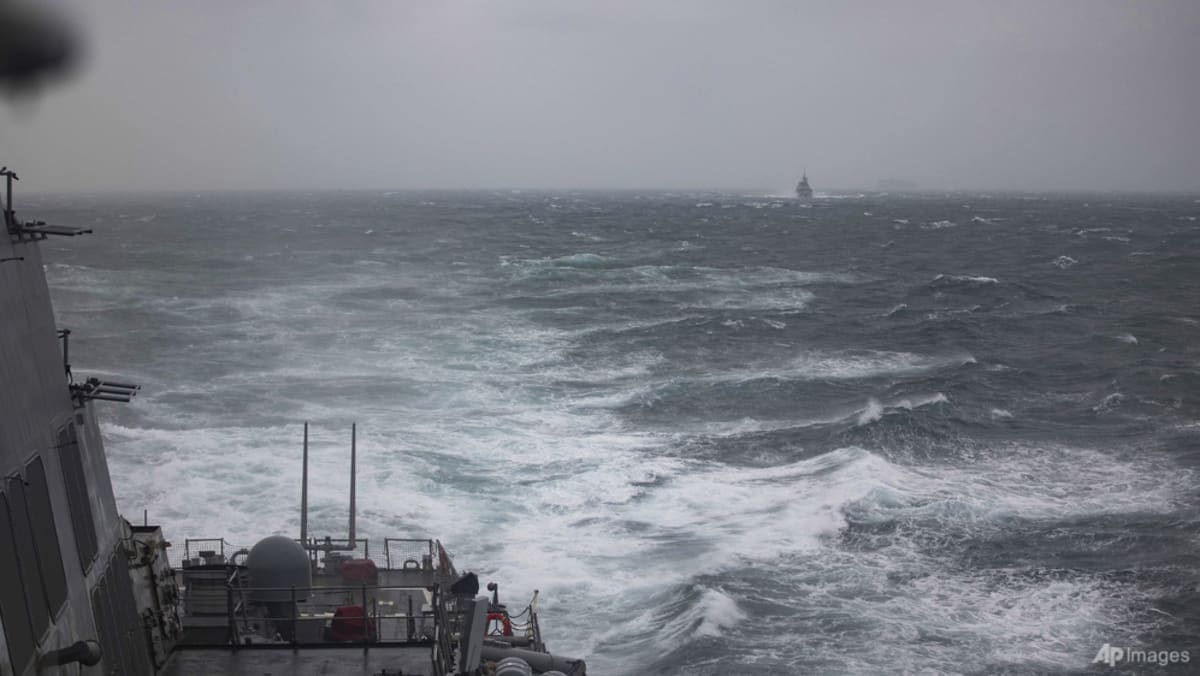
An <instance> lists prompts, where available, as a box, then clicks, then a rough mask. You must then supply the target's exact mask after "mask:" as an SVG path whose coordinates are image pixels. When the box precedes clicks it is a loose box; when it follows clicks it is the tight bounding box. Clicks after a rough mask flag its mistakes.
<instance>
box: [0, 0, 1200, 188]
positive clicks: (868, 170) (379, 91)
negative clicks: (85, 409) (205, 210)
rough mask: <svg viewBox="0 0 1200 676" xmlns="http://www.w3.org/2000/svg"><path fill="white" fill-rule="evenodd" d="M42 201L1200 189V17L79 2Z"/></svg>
mask: <svg viewBox="0 0 1200 676" xmlns="http://www.w3.org/2000/svg"><path fill="white" fill-rule="evenodd" d="M69 1H71V10H70V11H71V13H72V14H73V15H74V17H75V19H76V22H77V23H78V24H79V27H80V29H81V32H82V33H83V34H84V36H85V38H86V49H87V53H88V55H87V59H86V60H85V62H84V63H83V65H82V67H81V68H80V69H79V70H78V72H77V73H76V74H75V75H74V76H73V77H72V78H71V79H70V80H69V81H67V82H66V83H65V84H61V85H59V86H56V87H53V88H49V89H47V90H46V91H45V92H44V93H43V94H41V95H40V96H39V97H38V98H37V99H36V100H34V101H32V102H26V103H24V104H19V105H16V106H14V105H13V104H11V103H0V162H3V163H6V164H9V165H12V166H16V167H17V168H18V169H19V170H21V173H22V174H24V177H25V179H26V180H25V181H23V184H25V185H24V186H23V187H26V189H33V188H37V189H41V190H90V189H180V188H199V189H219V188H237V187H241V188H311V187H316V186H320V185H328V186H331V187H339V188H428V187H435V188H747V189H762V190H767V191H780V192H783V191H787V190H788V189H789V188H790V187H791V186H792V185H793V184H794V183H795V181H796V179H797V178H798V175H799V173H800V171H801V170H802V169H805V168H807V169H808V172H809V175H810V177H811V178H812V180H813V183H814V185H815V187H816V188H817V190H818V191H821V190H823V189H830V188H854V187H865V188H871V187H873V186H874V185H875V184H876V181H877V180H878V179H880V178H903V179H910V180H913V181H916V182H917V183H918V184H920V185H921V186H922V187H928V188H969V189H974V188H980V189H1046V190H1052V189H1100V190H1106V189H1118V190H1146V189H1153V190H1185V191H1195V190H1200V2H1197V1H1195V0H1180V1H1178V2H1156V1H1153V0H1151V1H1145V2H1134V1H1132V0H1127V1H1112V2H1110V1H1103V0H1078V1H1071V2H1060V1H1051V0H1037V1H1033V2H952V1H948V2H893V1H884V2H836V3H835V2H798V1H791V2H768V1H761V2H758V1H733V0H729V1H724V2H716V1H708V0H692V1H687V2H685V1H678V2H655V1H653V0H635V1H629V2H624V1H619V0H603V1H596V2H571V1H569V0H520V1H517V0H514V1H511V2H466V1H458V0H442V1H441V2H423V1H396V2H354V1H350V2H315V1H313V2H309V1H299V0H287V1H284V0H280V1H276V2H252V1H233V0H208V1H205V2H198V1H195V0H192V1H183V0H179V1H167V0H161V1H151V0H144V1H141V2H133V1H131V0H86V1H85V0H69Z"/></svg>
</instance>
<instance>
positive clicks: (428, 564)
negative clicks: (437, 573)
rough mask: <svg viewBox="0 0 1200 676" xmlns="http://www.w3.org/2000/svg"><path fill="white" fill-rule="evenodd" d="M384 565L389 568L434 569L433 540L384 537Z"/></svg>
mask: <svg viewBox="0 0 1200 676" xmlns="http://www.w3.org/2000/svg"><path fill="white" fill-rule="evenodd" d="M383 553H384V560H383V565H384V568H385V569H387V570H410V569H415V570H422V569H429V570H432V569H433V566H434V557H433V540H418V539H413V538H384V539H383Z"/></svg>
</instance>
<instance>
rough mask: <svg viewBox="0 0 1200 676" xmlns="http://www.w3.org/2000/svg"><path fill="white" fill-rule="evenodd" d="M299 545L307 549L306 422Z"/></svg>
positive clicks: (301, 479)
mask: <svg viewBox="0 0 1200 676" xmlns="http://www.w3.org/2000/svg"><path fill="white" fill-rule="evenodd" d="M300 477H301V478H300V543H301V544H302V545H304V548H305V549H307V548H308V421H307V420H305V421H304V464H303V469H302V470H301V474H300Z"/></svg>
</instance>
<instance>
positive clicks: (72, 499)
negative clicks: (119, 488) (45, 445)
mask: <svg viewBox="0 0 1200 676" xmlns="http://www.w3.org/2000/svg"><path fill="white" fill-rule="evenodd" d="M58 453H59V459H60V460H61V461H62V463H61V464H62V472H63V482H64V483H65V484H66V488H67V505H68V507H69V508H70V510H71V522H72V523H73V524H75V549H76V550H77V551H78V552H79V564H80V565H81V566H83V570H84V572H87V570H88V569H89V568H91V567H92V562H93V561H95V560H96V550H97V549H98V545H97V543H96V522H95V521H93V520H92V501H91V499H90V498H88V489H87V474H86V473H84V471H83V457H82V456H81V455H80V452H79V443H78V442H77V441H76V439H75V426H74V425H67V426H66V427H64V428H63V429H61V430H59V432H58Z"/></svg>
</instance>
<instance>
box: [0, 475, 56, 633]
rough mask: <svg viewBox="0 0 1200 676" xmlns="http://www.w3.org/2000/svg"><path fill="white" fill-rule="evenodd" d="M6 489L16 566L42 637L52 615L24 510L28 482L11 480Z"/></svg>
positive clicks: (36, 629) (37, 630)
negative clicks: (47, 603) (47, 606)
mask: <svg viewBox="0 0 1200 676" xmlns="http://www.w3.org/2000/svg"><path fill="white" fill-rule="evenodd" d="M5 488H6V491H7V492H8V510H9V519H10V523H11V524H12V533H13V540H14V541H15V542H16V550H17V565H18V566H20V570H21V581H22V583H23V585H24V587H25V598H26V599H27V601H28V603H29V619H30V621H31V622H32V623H33V634H34V636H35V637H39V636H41V633H42V632H43V631H44V630H45V629H46V625H47V624H49V623H50V614H49V612H47V610H46V592H45V587H43V586H42V571H41V567H39V566H38V560H37V549H36V547H35V545H34V544H33V529H32V528H30V527H29V513H28V510H26V509H25V482H24V481H22V480H21V478H20V477H10V478H9V479H8V481H7V482H6V487H5Z"/></svg>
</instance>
